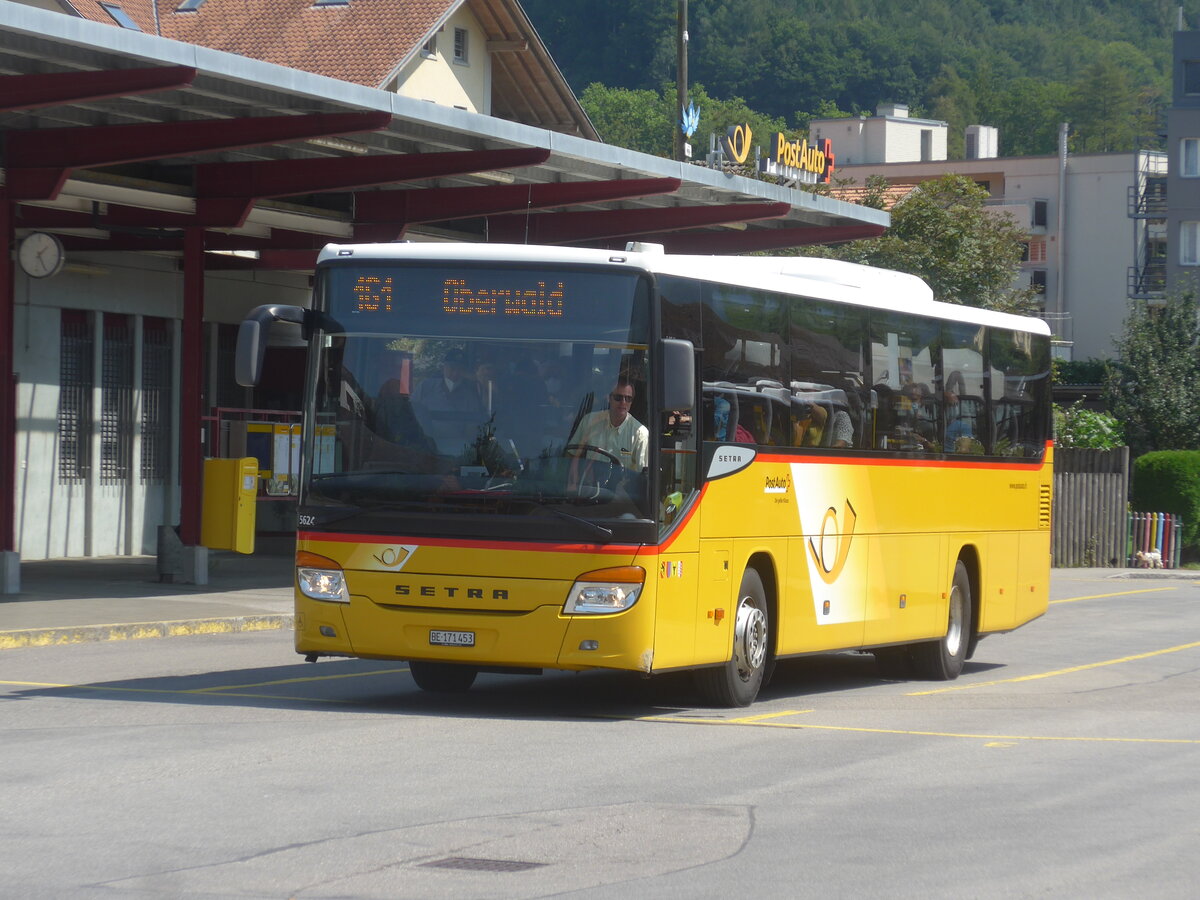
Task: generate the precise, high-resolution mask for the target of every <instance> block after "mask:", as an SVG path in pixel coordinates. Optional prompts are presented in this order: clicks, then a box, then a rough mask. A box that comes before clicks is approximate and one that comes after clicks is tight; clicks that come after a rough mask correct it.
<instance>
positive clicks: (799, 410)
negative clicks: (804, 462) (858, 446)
mask: <svg viewBox="0 0 1200 900" xmlns="http://www.w3.org/2000/svg"><path fill="white" fill-rule="evenodd" d="M795 415H796V416H797V418H796V419H794V420H793V424H792V436H793V439H794V443H795V446H797V447H851V446H853V445H854V425H853V423H852V422H851V421H850V414H849V413H848V412H846V411H845V410H844V409H835V410H834V411H833V424H832V425H830V424H829V411H828V410H827V409H826V408H825V407H824V406H822V405H821V404H820V403H803V402H802V403H800V404H797V406H796V407H795ZM800 416H804V418H799V417H800ZM827 426H828V427H829V428H830V429H831V430H830V432H829V442H828V443H826V442H825V429H826V427H827Z"/></svg>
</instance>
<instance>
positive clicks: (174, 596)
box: [0, 539, 1200, 650]
mask: <svg viewBox="0 0 1200 900" xmlns="http://www.w3.org/2000/svg"><path fill="white" fill-rule="evenodd" d="M1051 578H1052V579H1054V580H1057V581H1060V582H1061V581H1064V580H1065V581H1111V580H1120V579H1170V578H1181V579H1190V580H1193V581H1200V570H1198V569H1055V570H1053V572H1052V574H1051ZM291 627H292V544H291V541H290V539H289V540H281V541H277V542H275V543H272V544H269V545H265V546H263V545H260V548H259V550H258V551H257V552H256V553H255V554H254V555H252V556H243V555H241V554H238V553H227V552H224V551H214V552H213V553H212V554H211V555H210V567H209V583H208V584H206V585H195V584H161V583H159V581H158V566H157V561H156V560H155V558H154V557H153V556H122V557H102V558H94V559H54V560H38V561H34V562H26V563H22V565H21V593H19V594H16V595H13V596H11V597H6V596H0V650H11V649H15V648H19V647H43V646H47V645H50V644H73V643H79V642H83V641H113V640H133V639H137V638H149V637H174V636H178V635H188V634H222V633H229V632H235V631H265V630H268V629H277V628H291Z"/></svg>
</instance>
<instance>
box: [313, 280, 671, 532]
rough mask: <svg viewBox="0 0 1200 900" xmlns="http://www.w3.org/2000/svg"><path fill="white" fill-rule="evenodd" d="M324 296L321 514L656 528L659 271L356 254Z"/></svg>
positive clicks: (500, 528) (457, 523)
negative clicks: (381, 259)
mask: <svg viewBox="0 0 1200 900" xmlns="http://www.w3.org/2000/svg"><path fill="white" fill-rule="evenodd" d="M316 307H317V309H318V311H319V312H321V313H323V315H322V316H321V317H320V323H321V324H320V327H319V330H318V332H317V333H316V336H315V341H314V344H315V350H316V352H315V354H314V355H313V359H312V362H313V368H312V369H311V370H310V377H311V378H315V381H316V383H315V385H314V390H312V391H310V392H309V396H310V397H312V398H313V401H314V405H313V407H312V408H311V409H310V410H309V412H310V416H311V418H310V421H311V422H312V423H313V426H314V427H313V428H311V429H310V430H309V434H308V435H307V438H308V440H309V441H311V442H312V444H311V445H310V447H309V448H308V450H309V452H307V453H305V472H304V478H303V484H302V488H301V503H302V505H303V506H305V507H306V508H308V509H314V508H316V509H322V508H323V509H324V512H325V515H323V516H321V517H320V518H322V519H325V520H327V521H330V522H332V521H345V522H346V523H347V527H352V526H353V525H358V526H359V527H361V525H362V522H356V521H355V514H356V513H362V514H371V513H374V512H380V513H383V514H382V515H380V516H379V517H378V519H379V521H382V522H389V523H392V525H393V526H394V527H395V528H397V529H403V528H405V527H410V528H411V527H412V524H413V520H411V519H409V517H408V516H406V515H405V513H410V514H412V515H414V516H416V515H419V516H420V517H421V520H420V528H421V530H422V531H423V532H424V533H431V532H432V533H437V532H439V531H441V532H443V533H447V534H456V533H463V534H467V533H480V532H481V530H486V531H489V532H492V533H495V532H507V534H508V536H517V535H520V534H522V533H524V534H527V535H529V536H531V537H539V536H549V535H551V534H553V535H554V536H557V537H559V538H561V537H563V536H564V529H567V532H568V537H569V539H571V540H575V541H578V540H601V541H603V540H618V539H628V538H629V536H630V534H629V527H630V523H640V524H641V525H642V526H645V525H646V524H647V523H648V520H649V518H650V510H651V505H650V503H649V500H648V497H649V487H648V481H649V478H648V475H647V473H648V472H649V471H652V470H651V469H650V468H649V467H650V466H651V465H652V463H651V462H650V460H649V459H648V455H649V453H650V452H651V450H650V444H651V442H650V441H649V440H648V434H647V429H646V427H645V423H646V422H647V421H648V420H649V419H648V417H649V412H648V410H647V402H646V401H647V398H648V396H649V391H650V387H649V382H650V380H651V373H650V367H649V366H648V365H647V347H648V344H649V330H650V325H649V321H650V317H649V285H648V282H647V281H646V280H645V279H644V278H639V277H638V275H637V274H636V273H614V272H611V271H603V272H602V271H598V270H588V269H586V268H583V269H581V268H574V269H569V268H563V269H558V270H555V269H549V268H547V269H544V270H543V269H531V268H529V267H523V268H509V267H487V266H465V265H458V264H455V265H453V266H451V267H447V266H445V265H434V266H430V265H423V266H413V265H397V264H387V265H384V264H379V263H365V264H364V263H360V262H355V263H354V264H352V265H346V264H341V265H336V264H335V265H331V266H329V267H328V268H325V269H323V270H322V272H321V273H320V275H319V280H318V283H317V287H316ZM339 511H340V512H339ZM480 516H488V517H489V519H488V520H487V522H486V523H484V524H481V522H482V520H481V519H480V518H479V517H480ZM496 516H501V517H510V516H511V517H515V519H516V520H517V521H516V523H515V524H514V523H507V524H506V523H505V522H502V521H497V520H496V518H495V517H496ZM439 522H440V523H441V524H440V525H439V524H438V523H439ZM564 523H569V524H564ZM514 529H515V530H514ZM572 529H573V530H572Z"/></svg>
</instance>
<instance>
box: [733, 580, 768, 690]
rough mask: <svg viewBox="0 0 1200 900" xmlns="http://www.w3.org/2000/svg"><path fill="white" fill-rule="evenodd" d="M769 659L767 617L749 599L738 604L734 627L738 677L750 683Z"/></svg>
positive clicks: (735, 659) (734, 647) (734, 657)
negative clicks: (767, 658)
mask: <svg viewBox="0 0 1200 900" xmlns="http://www.w3.org/2000/svg"><path fill="white" fill-rule="evenodd" d="M766 657H767V617H766V615H764V614H763V611H762V610H761V609H759V608H758V606H757V605H756V604H755V603H754V601H753V600H752V599H751V598H749V597H744V598H742V601H741V603H739V604H738V611H737V619H736V621H735V622H734V626H733V660H734V664H735V665H736V666H737V673H738V677H740V678H741V679H742V680H743V681H749V680H750V678H751V677H752V676H753V675H754V673H755V672H756V671H758V670H759V669H760V668H762V665H763V662H764V661H765V660H766Z"/></svg>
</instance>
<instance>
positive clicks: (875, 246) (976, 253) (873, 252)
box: [818, 175, 1036, 313]
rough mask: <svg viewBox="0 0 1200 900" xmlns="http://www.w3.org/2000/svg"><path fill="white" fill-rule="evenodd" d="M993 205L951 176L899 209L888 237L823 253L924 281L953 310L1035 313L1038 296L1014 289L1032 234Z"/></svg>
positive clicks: (980, 191)
mask: <svg viewBox="0 0 1200 900" xmlns="http://www.w3.org/2000/svg"><path fill="white" fill-rule="evenodd" d="M987 197H988V193H987V191H985V190H984V189H983V188H981V187H979V186H978V185H976V184H975V183H974V182H972V181H971V180H970V179H969V178H964V177H962V176H960V175H944V176H942V177H941V178H937V179H934V180H932V181H927V182H924V183H923V184H921V185H919V186H918V187H916V188H915V189H914V190H913V191H912V193H911V194H909V195H908V196H907V197H905V198H904V199H903V200H901V201H900V202H899V203H897V204H896V205H895V206H894V207H893V208H892V225H891V227H890V228H889V229H888V231H887V232H886V233H885V234H884V235H882V236H881V237H877V238H872V239H870V240H866V241H854V242H852V243H849V244H843V245H838V246H834V247H828V248H824V249H823V250H822V251H818V252H819V253H820V255H824V256H832V257H834V258H837V259H844V260H848V261H850V262H859V263H865V264H867V265H872V266H881V267H883V268H887V269H897V270H899V271H901V272H909V273H911V274H913V275H919V276H920V277H921V278H923V279H925V281H926V282H927V283H928V284H929V286H930V288H931V289H932V290H933V295H934V298H935V299H937V300H941V301H943V302H946V303H961V304H965V305H967V306H982V307H986V308H988V309H998V310H1004V311H1006V312H1023V313H1029V312H1032V311H1034V308H1035V303H1036V297H1035V295H1034V293H1033V291H1032V289H1030V288H1020V287H1017V286H1015V283H1014V282H1015V280H1016V277H1017V274H1018V273H1019V271H1020V262H1021V250H1022V246H1021V245H1022V242H1023V240H1024V238H1025V234H1024V231H1023V230H1022V229H1021V228H1020V227H1019V226H1018V225H1017V223H1016V222H1015V221H1014V220H1013V219H1012V218H1011V217H1010V216H1007V215H998V214H995V213H991V212H988V211H987V210H986V209H985V208H984V201H985V200H986V199H987Z"/></svg>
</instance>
